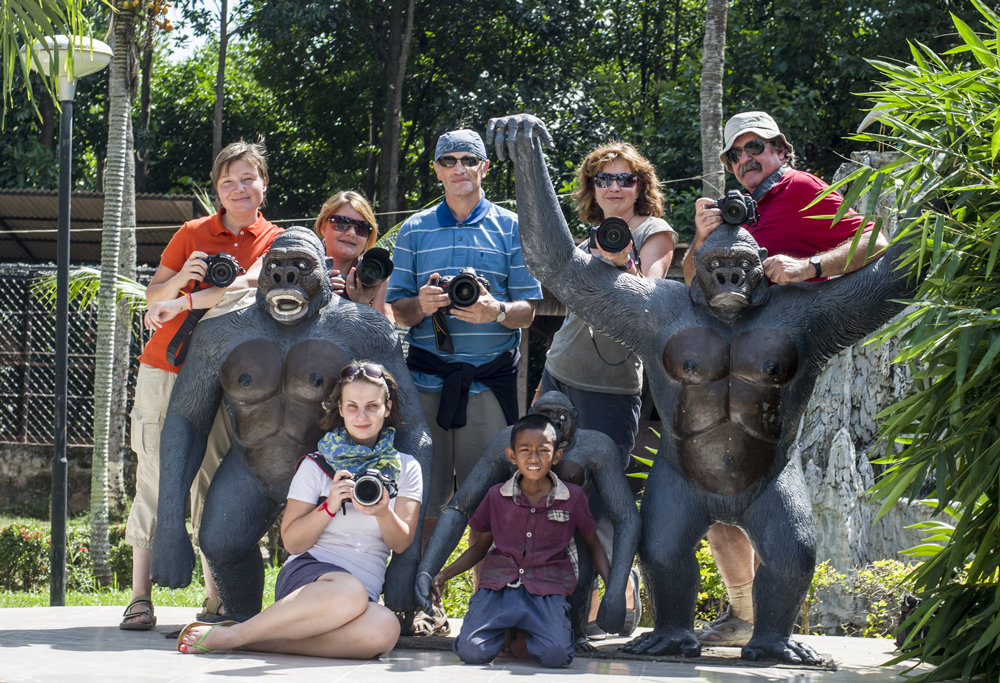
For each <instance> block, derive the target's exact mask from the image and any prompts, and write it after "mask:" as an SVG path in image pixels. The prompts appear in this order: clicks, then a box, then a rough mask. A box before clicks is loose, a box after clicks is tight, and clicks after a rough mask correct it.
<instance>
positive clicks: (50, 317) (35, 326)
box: [0, 264, 151, 445]
mask: <svg viewBox="0 0 1000 683" xmlns="http://www.w3.org/2000/svg"><path fill="white" fill-rule="evenodd" d="M54 273H55V266H34V265H32V266H21V265H8V264H0V442H6V443H29V444H52V443H53V434H54V433H55V374H56V367H55V366H56V363H55V332H56V317H55V311H54V309H50V308H48V307H47V305H43V304H42V303H40V302H39V301H38V300H37V299H35V298H34V297H33V296H32V294H31V287H32V285H33V284H34V283H35V281H36V280H37V279H38V278H40V277H44V276H46V275H50V274H54ZM143 275H144V276H145V277H146V278H147V279H148V277H149V276H150V275H151V273H144V274H143ZM140 277H142V276H140ZM144 335H145V332H144V331H143V329H142V318H141V316H140V315H138V314H136V315H135V316H134V317H133V320H132V342H131V361H130V366H131V367H130V369H129V373H128V395H129V402H130V404H131V397H132V394H133V388H134V384H135V375H136V372H137V370H138V360H137V359H138V356H139V354H140V353H141V350H142V344H143V343H144V339H145V337H144ZM67 336H68V344H69V367H68V371H67V376H66V385H67V390H66V394H67V395H66V410H67V416H68V417H67V423H66V432H67V433H66V439H67V443H69V444H71V445H91V444H92V443H93V423H94V345H95V343H96V340H97V307H96V306H93V305H91V306H88V307H86V308H83V309H82V310H81V309H80V308H79V306H78V305H77V304H76V302H73V301H71V302H70V310H69V325H68V335H67Z"/></svg>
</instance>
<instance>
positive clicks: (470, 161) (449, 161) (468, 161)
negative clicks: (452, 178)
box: [438, 157, 483, 168]
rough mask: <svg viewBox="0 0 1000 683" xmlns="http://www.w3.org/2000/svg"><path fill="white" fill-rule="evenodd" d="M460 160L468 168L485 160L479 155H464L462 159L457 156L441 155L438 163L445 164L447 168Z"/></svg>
mask: <svg viewBox="0 0 1000 683" xmlns="http://www.w3.org/2000/svg"><path fill="white" fill-rule="evenodd" d="M459 161H461V162H462V165H463V166H465V167H466V168H475V167H476V166H478V165H479V164H480V163H481V162H482V161H483V160H482V159H480V158H479V157H462V158H461V159H456V158H455V157H440V158H439V159H438V163H439V164H441V165H442V166H444V167H445V168H451V167H452V166H454V165H455V164H457V163H458V162H459Z"/></svg>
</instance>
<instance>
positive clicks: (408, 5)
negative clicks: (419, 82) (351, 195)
mask: <svg viewBox="0 0 1000 683" xmlns="http://www.w3.org/2000/svg"><path fill="white" fill-rule="evenodd" d="M412 38H413V0H394V1H393V3H392V5H391V6H390V8H389V43H388V47H389V59H388V60H387V61H386V65H385V73H386V93H385V122H384V124H383V126H382V155H381V157H382V160H381V163H379V212H380V213H381V214H383V219H382V221H381V222H382V226H381V228H382V230H385V229H387V228H389V227H390V226H392V225H394V224H395V223H396V213H395V212H396V210H397V209H398V208H399V182H398V176H399V150H400V145H399V136H400V130H401V125H402V124H401V115H402V106H403V81H404V79H405V78H406V63H407V60H408V59H409V55H410V41H411V39H412Z"/></svg>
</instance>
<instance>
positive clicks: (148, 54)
mask: <svg viewBox="0 0 1000 683" xmlns="http://www.w3.org/2000/svg"><path fill="white" fill-rule="evenodd" d="M152 76H153V45H152V41H150V44H149V45H147V46H146V47H145V48H143V50H142V84H141V86H140V90H139V145H138V147H136V145H135V138H134V135H129V141H130V146H131V147H132V149H133V150H135V151H134V154H135V173H134V174H133V175H134V176H135V191H138V192H145V191H146V178H147V176H148V175H149V118H150V114H151V96H150V89H151V88H150V79H151V78H152ZM129 129H130V130H132V128H131V126H130V127H129ZM134 194H135V192H133V195H134ZM128 225H135V221H132V222H131V223H129V224H128ZM132 239H133V241H135V233H134V232H133V233H132ZM132 264H133V266H132V268H133V270H134V269H135V259H134V258H133V259H132Z"/></svg>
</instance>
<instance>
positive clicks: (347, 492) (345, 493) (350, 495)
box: [326, 470, 354, 512]
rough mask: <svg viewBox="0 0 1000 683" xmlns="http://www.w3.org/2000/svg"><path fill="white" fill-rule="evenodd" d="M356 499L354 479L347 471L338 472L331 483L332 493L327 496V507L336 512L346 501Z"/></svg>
mask: <svg viewBox="0 0 1000 683" xmlns="http://www.w3.org/2000/svg"><path fill="white" fill-rule="evenodd" d="M353 499H354V479H352V478H351V473H350V472H348V471H347V470H337V473H336V474H335V475H334V477H333V479H332V480H331V481H330V492H329V493H328V494H327V495H326V507H327V509H328V510H330V511H331V512H336V511H337V509H338V508H340V506H341V505H342V504H343V502H344V501H345V500H353Z"/></svg>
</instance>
